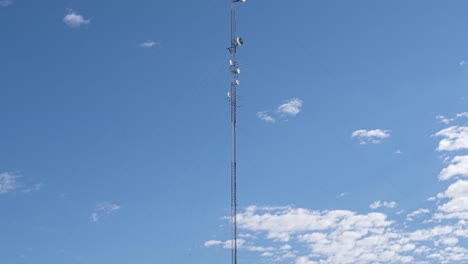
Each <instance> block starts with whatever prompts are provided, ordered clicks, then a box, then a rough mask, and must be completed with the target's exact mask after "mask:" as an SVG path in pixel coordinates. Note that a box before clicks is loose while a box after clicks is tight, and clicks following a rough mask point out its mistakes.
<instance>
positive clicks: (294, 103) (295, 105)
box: [278, 98, 303, 116]
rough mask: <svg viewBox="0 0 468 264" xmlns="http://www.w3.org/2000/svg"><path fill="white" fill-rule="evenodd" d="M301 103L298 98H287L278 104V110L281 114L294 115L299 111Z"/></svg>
mask: <svg viewBox="0 0 468 264" xmlns="http://www.w3.org/2000/svg"><path fill="white" fill-rule="evenodd" d="M302 103H303V102H302V100H301V99H299V98H292V99H289V100H288V101H287V102H286V103H284V104H282V105H280V106H278V112H279V113H280V114H283V115H289V116H296V115H297V114H299V112H301V107H302Z"/></svg>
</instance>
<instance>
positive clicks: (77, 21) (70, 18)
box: [63, 10, 91, 28]
mask: <svg viewBox="0 0 468 264" xmlns="http://www.w3.org/2000/svg"><path fill="white" fill-rule="evenodd" d="M63 23H65V24H66V25H67V26H69V27H71V28H79V27H81V26H83V25H88V24H89V23H91V20H90V19H85V18H84V17H83V16H82V15H80V14H78V13H77V12H76V11H74V10H68V13H67V14H66V15H65V17H64V18H63Z"/></svg>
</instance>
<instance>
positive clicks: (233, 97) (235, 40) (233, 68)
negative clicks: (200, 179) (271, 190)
mask: <svg viewBox="0 0 468 264" xmlns="http://www.w3.org/2000/svg"><path fill="white" fill-rule="evenodd" d="M229 1H230V2H231V46H230V47H229V48H228V50H229V52H230V53H231V60H230V61H229V65H230V66H229V71H230V72H231V91H230V92H229V93H228V96H229V98H230V103H231V236H232V238H231V263H232V264H237V160H236V121H237V120H236V118H237V117H236V115H237V89H236V88H237V86H238V85H239V84H240V82H239V79H238V78H237V77H238V75H239V74H240V69H239V64H238V63H237V59H236V52H237V47H238V46H242V45H243V44H244V41H243V40H242V38H240V37H238V36H237V33H236V5H237V3H244V2H245V1H246V0H229Z"/></svg>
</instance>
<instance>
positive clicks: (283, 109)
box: [257, 98, 303, 123]
mask: <svg viewBox="0 0 468 264" xmlns="http://www.w3.org/2000/svg"><path fill="white" fill-rule="evenodd" d="M302 104H303V102H302V100H301V99H299V98H291V99H289V100H287V101H286V102H285V103H283V104H281V105H279V106H278V108H277V110H276V111H258V112H257V118H258V119H260V120H262V121H265V122H267V123H275V122H276V120H277V119H279V120H281V119H283V120H287V119H286V118H288V117H295V116H297V115H298V114H299V113H300V112H301V108H302Z"/></svg>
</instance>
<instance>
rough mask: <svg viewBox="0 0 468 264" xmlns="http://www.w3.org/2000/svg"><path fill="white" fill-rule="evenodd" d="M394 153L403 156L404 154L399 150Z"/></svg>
mask: <svg viewBox="0 0 468 264" xmlns="http://www.w3.org/2000/svg"><path fill="white" fill-rule="evenodd" d="M393 153H395V154H397V155H401V154H403V152H401V150H399V149H397V150H395V152H393Z"/></svg>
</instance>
